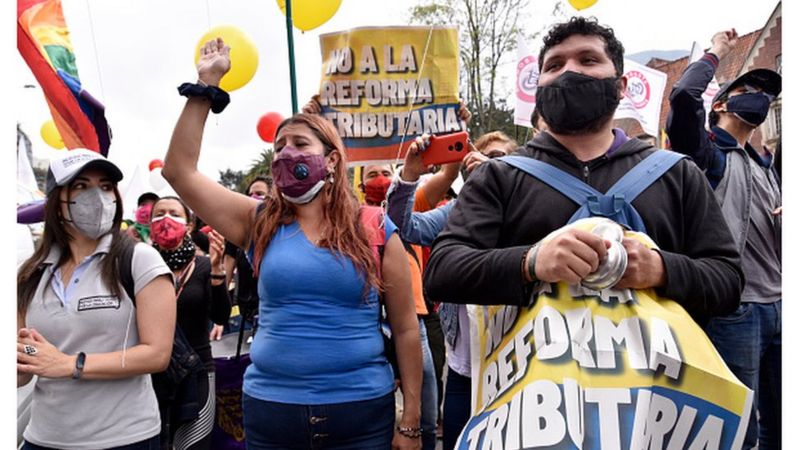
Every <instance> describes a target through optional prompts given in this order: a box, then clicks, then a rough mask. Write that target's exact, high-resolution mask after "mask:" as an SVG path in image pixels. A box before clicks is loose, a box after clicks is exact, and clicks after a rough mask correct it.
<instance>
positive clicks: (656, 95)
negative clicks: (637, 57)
mask: <svg viewBox="0 0 800 450" xmlns="http://www.w3.org/2000/svg"><path fill="white" fill-rule="evenodd" d="M624 69H625V70H624V76H625V78H627V79H628V88H627V90H626V92H625V98H623V99H622V101H620V102H619V106H617V112H616V113H615V114H614V118H615V119H625V118H630V119H636V120H637V121H639V124H641V125H642V129H643V130H644V131H645V133H647V134H649V135H651V136H658V135H659V133H658V123H659V118H660V116H661V100H662V98H663V97H664V89H665V88H666V87H667V74H665V73H664V72H661V71H660V70H656V69H651V68H650V67H647V66H645V65H643V64H639V63H637V62H635V61H631V60H629V59H626V60H625V67H624Z"/></svg>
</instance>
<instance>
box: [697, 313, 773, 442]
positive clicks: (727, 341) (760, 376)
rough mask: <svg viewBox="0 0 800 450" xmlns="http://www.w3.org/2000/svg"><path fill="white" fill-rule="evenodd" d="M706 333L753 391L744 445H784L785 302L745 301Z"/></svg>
mask: <svg viewBox="0 0 800 450" xmlns="http://www.w3.org/2000/svg"><path fill="white" fill-rule="evenodd" d="M706 333H707V334H708V337H709V338H710V339H711V342H713V343H714V346H715V347H716V348H717V351H718V352H719V354H720V355H721V356H722V359H723V360H724V361H725V363H726V364H727V365H728V367H729V368H730V369H731V371H732V372H733V373H734V375H736V377H737V378H739V381H741V382H742V383H744V384H745V385H746V386H747V387H749V388H750V389H752V390H753V411H752V413H751V414H750V424H749V425H748V427H747V435H746V436H745V439H744V445H743V447H742V448H744V449H750V448H753V447H754V446H755V445H756V443H758V448H759V450H771V449H779V448H781V301H778V302H775V303H749V302H747V303H742V304H741V305H739V308H738V309H737V310H736V312H734V313H733V314H730V315H727V316H723V317H715V318H713V319H711V321H710V322H709V323H708V325H707V326H706ZM756 411H758V418H757V417H756Z"/></svg>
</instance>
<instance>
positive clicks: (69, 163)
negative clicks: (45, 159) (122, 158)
mask: <svg viewBox="0 0 800 450" xmlns="http://www.w3.org/2000/svg"><path fill="white" fill-rule="evenodd" d="M65 153H66V154H65V155H64V156H62V157H61V158H58V159H54V160H52V161H50V168H49V169H48V170H47V182H46V183H45V194H50V192H52V191H53V189H55V188H56V187H57V186H66V185H67V184H69V182H70V181H72V180H73V179H74V178H75V177H76V176H78V174H79V173H81V171H83V170H84V169H88V168H89V167H96V168H98V169H100V170H102V171H103V172H105V173H106V174H108V176H109V177H110V178H111V181H113V182H115V183H117V182H119V181H120V180H122V171H121V170H119V167H117V166H116V165H115V164H114V163H112V162H111V161H109V160H107V159H106V158H105V157H104V156H103V155H101V154H100V153H98V152H95V151H92V150H87V149H85V148H76V149H74V150H68V151H67V152H65Z"/></svg>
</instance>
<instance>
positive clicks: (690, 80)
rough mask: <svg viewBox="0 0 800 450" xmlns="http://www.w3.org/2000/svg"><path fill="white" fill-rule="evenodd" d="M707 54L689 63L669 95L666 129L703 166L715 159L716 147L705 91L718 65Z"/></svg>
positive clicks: (674, 145)
mask: <svg viewBox="0 0 800 450" xmlns="http://www.w3.org/2000/svg"><path fill="white" fill-rule="evenodd" d="M710 58H716V56H714V55H711V54H708V53H707V54H706V55H705V56H704V57H703V58H701V59H699V60H697V61H695V62H693V63H692V64H689V67H687V68H686V70H685V71H684V72H683V75H681V78H680V79H679V80H678V82H677V83H676V84H675V86H674V87H673V88H672V92H671V93H670V95H669V106H670V110H669V113H668V115H667V125H666V131H667V136H669V142H670V146H671V147H672V150H674V151H676V152H680V153H683V154H684V155H688V156H690V157H691V158H692V159H693V160H694V162H695V163H696V164H697V165H698V167H700V168H701V169H704V170H705V169H707V168H708V167H709V165H710V164H711V163H712V161H713V157H714V147H713V143H712V142H711V139H710V138H709V136H708V133H707V132H706V129H705V123H706V111H705V108H704V107H703V92H705V90H706V88H707V87H708V83H710V82H711V79H712V78H713V77H714V72H716V67H715V66H714V65H713V64H712V62H711V61H709V59H710Z"/></svg>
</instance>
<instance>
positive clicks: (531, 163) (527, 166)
mask: <svg viewBox="0 0 800 450" xmlns="http://www.w3.org/2000/svg"><path fill="white" fill-rule="evenodd" d="M497 159H499V160H500V161H503V162H504V163H506V164H508V165H510V166H512V167H516V168H517V169H519V170H521V171H523V172H525V173H527V174H528V175H531V176H533V177H534V178H537V179H539V180H540V181H542V182H543V183H546V184H548V185H549V186H550V187H552V188H553V189H555V190H557V191H558V192H561V193H562V194H564V195H566V196H567V197H569V199H570V200H572V201H573V202H575V203H577V204H578V205H583V204H584V203H586V200H587V199H588V198H589V197H590V196H596V197H602V196H603V193H602V192H600V191H598V190H597V189H595V188H593V187H591V186H589V185H588V184H586V183H584V182H583V181H581V180H580V179H578V178H576V177H574V176H572V175H570V174H568V173H567V172H564V171H563V170H561V169H559V168H557V167H555V166H552V165H550V164H547V163H546V162H542V161H539V160H538V159H534V158H529V157H526V156H503V157H500V158H497Z"/></svg>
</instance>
